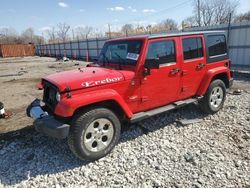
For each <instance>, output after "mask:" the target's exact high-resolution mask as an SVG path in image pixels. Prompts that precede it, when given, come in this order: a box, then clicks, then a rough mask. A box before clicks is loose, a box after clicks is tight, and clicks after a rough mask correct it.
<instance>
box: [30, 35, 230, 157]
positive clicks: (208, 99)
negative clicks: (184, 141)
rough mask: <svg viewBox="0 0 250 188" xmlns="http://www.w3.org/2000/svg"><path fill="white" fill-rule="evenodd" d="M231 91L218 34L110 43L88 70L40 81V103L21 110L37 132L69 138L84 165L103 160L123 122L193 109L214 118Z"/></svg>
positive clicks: (223, 42)
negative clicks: (192, 106)
mask: <svg viewBox="0 0 250 188" xmlns="http://www.w3.org/2000/svg"><path fill="white" fill-rule="evenodd" d="M232 84H233V79H232V75H231V72H230V60H229V58H228V48H227V45H226V36H225V33H224V32H218V31H216V32H192V33H176V34H166V35H151V36H137V37H129V38H119V39H114V40H109V41H107V42H106V43H105V45H104V47H103V49H102V51H101V53H100V56H99V59H98V60H96V62H94V63H93V64H90V65H88V66H87V67H86V68H79V69H78V70H72V71H66V72H61V73H56V74H53V75H50V76H47V77H45V78H43V79H42V85H43V89H44V95H43V102H44V103H45V105H44V106H41V104H40V100H38V99H36V100H35V101H34V102H32V103H31V105H29V107H28V108H27V114H28V116H30V117H32V118H33V119H35V121H34V126H35V128H36V130H37V131H39V132H42V133H45V134H47V135H49V136H51V137H55V138H60V139H64V138H68V143H69V147H70V149H71V150H72V151H73V153H74V154H75V155H76V156H77V157H79V158H80V159H84V160H96V159H99V158H101V157H103V156H105V155H107V154H108V153H109V152H110V151H111V150H112V149H113V147H114V146H115V145H116V144H117V142H118V140H119V136H120V132H121V125H122V124H123V123H124V122H131V123H134V122H136V121H140V120H142V119H145V118H148V117H151V116H154V115H156V114H159V113H162V112H166V111H169V110H173V109H176V108H179V107H182V106H184V105H187V104H190V103H194V102H199V104H200V107H201V109H202V110H203V111H204V112H206V113H216V112H217V111H219V110H220V109H221V108H222V106H223V103H224V101H225V98H226V88H229V87H230V86H231V85H232Z"/></svg>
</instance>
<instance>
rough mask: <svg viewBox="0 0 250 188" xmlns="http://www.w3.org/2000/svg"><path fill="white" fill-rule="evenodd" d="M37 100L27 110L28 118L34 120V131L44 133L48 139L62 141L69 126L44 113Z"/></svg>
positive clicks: (66, 135) (67, 132)
mask: <svg viewBox="0 0 250 188" xmlns="http://www.w3.org/2000/svg"><path fill="white" fill-rule="evenodd" d="M40 103H41V101H40V100H39V99H36V100H34V101H33V102H32V103H31V104H30V105H29V106H28V108H27V110H26V112H27V115H28V116H29V117H32V118H33V119H34V123H33V125H34V127H35V129H36V131H38V132H41V133H44V134H46V135H48V136H50V137H53V138H58V139H64V138H67V137H68V134H69V128H70V125H68V124H65V123H63V122H60V121H58V120H56V119H55V118H54V117H53V116H50V115H48V113H47V112H44V111H43V109H42V107H41V104H40Z"/></svg>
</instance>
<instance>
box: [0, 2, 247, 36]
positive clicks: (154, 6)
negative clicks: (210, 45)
mask: <svg viewBox="0 0 250 188" xmlns="http://www.w3.org/2000/svg"><path fill="white" fill-rule="evenodd" d="M192 11H193V8H192V0H174V1H173V0H172V1H170V0H90V1H88V0H0V18H1V19H0V28H1V27H12V28H15V29H16V31H17V32H19V33H21V32H22V31H24V30H25V29H26V28H29V27H32V28H34V30H35V32H36V33H37V34H42V33H43V32H44V31H45V30H46V29H48V28H51V27H52V26H56V25H57V24H58V23H60V22H66V23H67V24H69V25H70V26H71V28H75V27H78V26H92V27H95V28H99V29H101V30H108V27H107V25H108V24H110V25H111V30H114V31H115V30H118V29H119V28H120V27H121V25H124V24H126V23H133V24H143V25H147V24H154V23H158V22H160V21H161V20H164V19H166V18H172V19H174V20H176V21H177V22H178V23H179V24H180V23H181V21H182V20H183V19H185V18H186V17H189V16H191V15H192ZM247 11H250V0H239V7H238V13H244V12H247Z"/></svg>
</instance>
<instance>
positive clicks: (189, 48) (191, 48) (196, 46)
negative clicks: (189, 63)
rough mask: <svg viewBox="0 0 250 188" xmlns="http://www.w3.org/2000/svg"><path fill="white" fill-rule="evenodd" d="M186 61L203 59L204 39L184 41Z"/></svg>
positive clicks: (197, 38)
mask: <svg viewBox="0 0 250 188" xmlns="http://www.w3.org/2000/svg"><path fill="white" fill-rule="evenodd" d="M182 44H183V54H184V60H189V59H195V58H200V57H203V48H202V39H201V38H200V37H196V38H187V39H183V41H182Z"/></svg>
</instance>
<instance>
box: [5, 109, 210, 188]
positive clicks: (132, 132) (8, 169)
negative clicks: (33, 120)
mask: <svg viewBox="0 0 250 188" xmlns="http://www.w3.org/2000/svg"><path fill="white" fill-rule="evenodd" d="M205 116H206V115H205V114H203V113H201V112H200V111H199V109H198V108H197V107H196V106H195V105H189V106H187V107H185V108H181V109H178V110H175V111H171V112H168V113H163V114H160V115H157V116H155V117H152V118H149V119H147V120H144V121H141V122H139V123H137V124H134V125H129V128H128V130H126V131H124V132H123V133H122V134H121V139H120V143H124V142H128V141H130V140H133V139H135V138H138V137H140V136H142V135H145V134H148V133H150V132H152V131H157V130H159V129H162V128H164V127H166V126H175V127H177V128H179V127H180V125H178V124H177V123H175V122H176V121H178V120H179V119H193V118H204V117H205ZM120 143H119V144H120ZM107 157H109V155H108V156H107ZM93 163H95V162H93ZM88 164H89V162H85V161H80V160H78V159H77V158H76V157H75V156H74V155H73V154H72V153H71V151H70V150H69V148H68V145H67V141H66V140H57V139H52V138H49V137H46V136H44V135H42V134H39V133H37V132H35V130H34V129H28V130H26V131H23V132H21V133H20V135H18V136H15V137H10V138H4V140H0V166H1V171H0V180H1V181H0V185H1V184H3V185H9V186H12V185H16V184H18V183H21V182H22V181H29V180H30V179H32V178H35V177H37V176H43V175H46V176H49V175H52V174H56V173H60V172H65V171H68V170H73V169H75V168H81V169H83V170H84V166H86V165H88Z"/></svg>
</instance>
